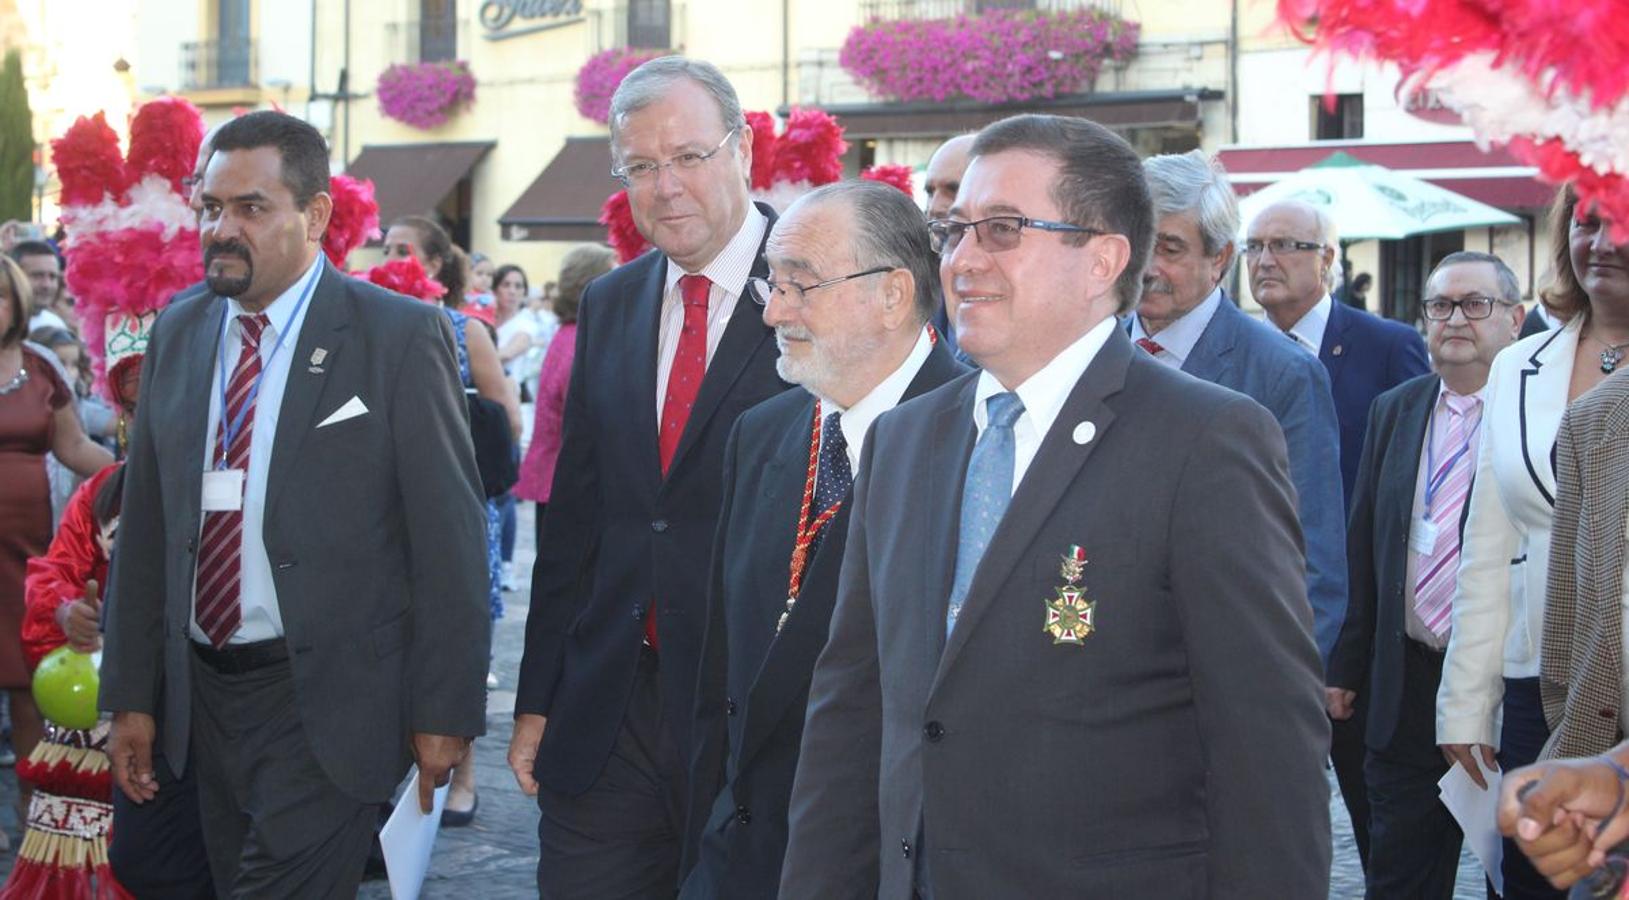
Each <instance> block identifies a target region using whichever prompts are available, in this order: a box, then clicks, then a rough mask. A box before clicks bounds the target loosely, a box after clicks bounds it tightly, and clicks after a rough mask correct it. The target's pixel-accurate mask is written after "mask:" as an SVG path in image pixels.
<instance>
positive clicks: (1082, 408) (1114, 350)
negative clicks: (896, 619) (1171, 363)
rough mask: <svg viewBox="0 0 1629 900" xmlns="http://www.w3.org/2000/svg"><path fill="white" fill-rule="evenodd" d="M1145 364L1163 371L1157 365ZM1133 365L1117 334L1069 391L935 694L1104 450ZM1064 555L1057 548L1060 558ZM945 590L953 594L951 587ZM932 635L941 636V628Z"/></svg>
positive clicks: (980, 574)
mask: <svg viewBox="0 0 1629 900" xmlns="http://www.w3.org/2000/svg"><path fill="white" fill-rule="evenodd" d="M1140 362H1146V363H1149V364H1152V365H1159V363H1157V362H1154V361H1153V360H1146V361H1140ZM1132 364H1133V359H1132V345H1131V339H1130V338H1128V337H1127V336H1126V334H1125V332H1123V331H1120V330H1119V329H1115V330H1114V331H1113V332H1112V333H1111V334H1110V335H1109V339H1108V342H1107V343H1105V344H1104V345H1103V347H1102V349H1100V350H1098V352H1097V357H1096V358H1095V359H1093V360H1092V363H1091V365H1089V366H1087V367H1086V372H1085V373H1084V374H1083V375H1082V376H1081V378H1080V380H1079V381H1077V382H1076V383H1075V387H1074V389H1073V390H1072V391H1070V394H1069V399H1068V400H1066V401H1064V404H1063V408H1062V409H1061V410H1059V411H1058V418H1057V419H1056V420H1055V421H1054V422H1053V423H1052V428H1051V429H1050V430H1049V431H1048V432H1047V434H1046V436H1045V437H1044V438H1042V440H1041V447H1040V450H1039V451H1038V452H1037V453H1036V454H1035V459H1034V461H1033V462H1032V463H1030V467H1029V469H1028V471H1027V472H1026V473H1025V475H1024V479H1023V481H1021V482H1019V484H1018V490H1017V492H1016V493H1015V494H1013V498H1012V503H1011V505H1009V506H1008V507H1007V512H1006V515H1004V516H1002V519H1001V523H1000V524H999V525H997V526H996V531H995V534H994V535H993V536H992V537H991V539H990V546H989V547H988V548H986V549H985V551H984V558H983V559H982V560H980V561H979V566H978V569H977V570H975V571H974V573H973V583H972V585H971V586H969V588H968V591H967V599H966V600H965V601H964V602H963V604H962V611H961V615H960V616H959V617H958V618H957V620H956V628H955V630H954V631H952V632H951V634H950V643H949V644H948V645H947V646H946V647H945V652H944V655H943V656H942V657H940V660H939V670H938V672H937V673H935V675H934V689H935V690H936V689H937V688H938V685H939V682H941V681H943V680H944V677H945V672H946V671H948V670H949V668H950V667H951V666H952V665H954V664H955V662H956V657H957V656H958V655H959V654H960V652H961V648H962V647H964V646H966V644H967V639H968V638H967V636H968V635H969V634H971V633H972V631H973V629H975V628H977V627H978V623H979V619H981V618H983V616H984V613H985V612H986V611H987V610H988V609H989V607H990V605H991V604H992V603H994V602H995V601H996V600H997V599H998V597H999V595H1000V591H1001V588H1002V586H1003V585H1004V584H1005V583H1006V582H1007V579H1008V576H1010V575H1011V574H1012V570H1013V567H1014V566H1015V565H1017V563H1018V560H1019V558H1020V557H1022V556H1023V555H1024V553H1025V551H1026V550H1027V549H1028V548H1030V547H1031V546H1032V545H1033V544H1034V543H1035V536H1036V533H1037V532H1038V531H1040V529H1041V526H1042V525H1044V524H1045V523H1046V520H1047V519H1048V518H1049V517H1050V516H1051V515H1052V510H1053V509H1054V508H1055V507H1056V506H1057V505H1058V503H1059V501H1061V500H1062V499H1063V495H1064V494H1065V493H1067V492H1068V490H1069V489H1070V488H1071V487H1072V486H1073V484H1074V482H1075V477H1076V475H1077V474H1078V473H1079V472H1080V469H1081V467H1082V466H1084V465H1085V464H1086V460H1088V459H1090V458H1091V456H1092V453H1093V452H1094V451H1096V450H1097V448H1098V447H1100V446H1102V444H1103V440H1104V437H1105V434H1106V433H1107V432H1108V430H1109V429H1110V428H1111V427H1112V426H1113V424H1114V419H1115V416H1114V410H1113V408H1112V407H1111V406H1110V405H1109V404H1108V402H1107V401H1108V399H1109V398H1110V397H1113V396H1114V395H1115V394H1116V393H1118V392H1119V391H1120V388H1121V387H1122V386H1124V384H1125V380H1126V370H1127V368H1128V367H1129V366H1131V365H1132ZM1079 422H1091V423H1093V424H1094V425H1096V426H1097V431H1096V436H1095V437H1094V438H1093V439H1092V440H1090V441H1088V442H1087V443H1085V444H1077V443H1075V441H1074V438H1073V434H1072V432H1073V431H1074V428H1075V425H1076V424H1077V423H1079ZM961 481H962V479H961V478H957V479H956V484H957V486H958V488H959V487H960V485H961ZM1063 549H1064V548H1062V547H1060V548H1058V550H1059V552H1062V551H1063ZM946 587H947V593H948V585H947V586H946ZM928 630H930V631H940V629H937V628H934V629H928Z"/></svg>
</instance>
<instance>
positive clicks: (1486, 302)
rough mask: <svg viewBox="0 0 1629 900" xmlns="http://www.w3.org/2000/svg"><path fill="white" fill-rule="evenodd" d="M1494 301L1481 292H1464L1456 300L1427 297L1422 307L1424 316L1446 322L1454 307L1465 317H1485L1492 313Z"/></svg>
mask: <svg viewBox="0 0 1629 900" xmlns="http://www.w3.org/2000/svg"><path fill="white" fill-rule="evenodd" d="M1496 302H1497V301H1495V300H1494V299H1493V298H1492V297H1484V296H1482V295H1481V294H1466V295H1465V296H1463V297H1461V298H1459V299H1458V300H1451V299H1449V298H1447V297H1427V298H1426V300H1425V303H1424V304H1423V308H1424V309H1425V317H1426V318H1427V319H1430V320H1431V321H1433V322H1446V321H1448V320H1449V319H1452V318H1453V317H1454V310H1455V309H1456V308H1457V309H1458V310H1459V311H1460V312H1462V313H1464V314H1465V318H1467V319H1486V318H1487V317H1488V316H1491V315H1493V304H1494V303H1496Z"/></svg>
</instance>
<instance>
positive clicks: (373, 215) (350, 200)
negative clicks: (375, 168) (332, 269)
mask: <svg viewBox="0 0 1629 900" xmlns="http://www.w3.org/2000/svg"><path fill="white" fill-rule="evenodd" d="M328 193H329V195H330V196H332V197H333V198H334V213H333V215H332V216H330V217H329V219H328V231H326V232H325V233H324V234H323V236H322V252H324V253H326V254H328V260H329V262H332V263H333V264H334V265H335V266H337V267H339V268H341V269H343V268H345V259H346V257H348V256H350V255H351V251H352V250H355V249H356V248H357V247H360V246H362V245H363V244H366V243H367V242H368V241H371V240H373V239H374V238H376V237H379V204H378V202H376V201H375V200H374V199H373V182H371V181H369V180H367V179H365V178H352V177H351V176H349V175H335V176H334V177H333V178H331V179H329V180H328Z"/></svg>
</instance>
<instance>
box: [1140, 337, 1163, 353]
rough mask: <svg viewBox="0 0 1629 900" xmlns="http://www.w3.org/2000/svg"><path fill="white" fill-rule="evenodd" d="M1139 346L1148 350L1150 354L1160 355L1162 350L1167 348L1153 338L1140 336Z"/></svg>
mask: <svg viewBox="0 0 1629 900" xmlns="http://www.w3.org/2000/svg"><path fill="white" fill-rule="evenodd" d="M1137 346H1139V347H1141V348H1143V349H1144V350H1147V351H1148V355H1149V356H1158V355H1160V352H1161V351H1163V350H1164V349H1165V348H1164V347H1161V346H1160V345H1159V344H1158V343H1156V342H1155V341H1154V339H1153V338H1145V337H1140V338H1138V339H1137Z"/></svg>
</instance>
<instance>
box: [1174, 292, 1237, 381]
mask: <svg viewBox="0 0 1629 900" xmlns="http://www.w3.org/2000/svg"><path fill="white" fill-rule="evenodd" d="M1243 315H1244V313H1241V312H1239V311H1238V310H1236V309H1234V308H1233V303H1232V301H1230V300H1228V299H1227V294H1226V293H1224V294H1222V297H1221V300H1220V301H1219V302H1218V304H1217V306H1216V312H1215V313H1213V314H1212V315H1211V317H1210V322H1209V323H1208V324H1207V325H1206V326H1205V330H1204V331H1203V332H1202V333H1201V334H1200V335H1199V340H1198V341H1196V342H1194V345H1193V350H1192V351H1190V352H1189V353H1188V358H1187V359H1185V360H1183V361H1182V371H1184V372H1187V373H1188V374H1189V375H1192V376H1193V377H1195V378H1199V379H1202V380H1204V381H1209V382H1212V383H1220V382H1223V381H1224V380H1226V376H1227V375H1228V373H1229V372H1231V371H1232V370H1233V346H1234V344H1235V343H1236V342H1237V341H1238V336H1239V317H1241V316H1243Z"/></svg>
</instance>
